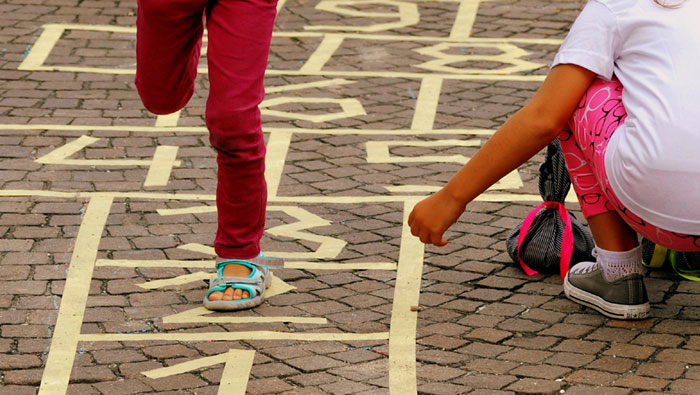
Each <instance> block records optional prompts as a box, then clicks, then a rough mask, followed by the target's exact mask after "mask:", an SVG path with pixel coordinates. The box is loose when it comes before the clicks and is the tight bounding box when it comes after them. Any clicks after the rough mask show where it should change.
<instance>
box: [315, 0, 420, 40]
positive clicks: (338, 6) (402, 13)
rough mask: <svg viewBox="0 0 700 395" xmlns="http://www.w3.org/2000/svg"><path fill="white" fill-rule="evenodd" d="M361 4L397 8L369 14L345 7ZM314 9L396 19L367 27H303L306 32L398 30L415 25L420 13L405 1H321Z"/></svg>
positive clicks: (361, 16)
mask: <svg viewBox="0 0 700 395" xmlns="http://www.w3.org/2000/svg"><path fill="white" fill-rule="evenodd" d="M363 4H385V5H391V6H395V7H398V13H396V12H371V11H364V10H358V9H354V8H349V7H347V6H348V5H350V6H352V5H363ZM316 9H317V10H321V11H326V12H332V13H335V14H340V15H347V16H350V17H356V18H366V19H371V18H377V19H386V18H393V17H396V18H398V21H395V22H385V23H375V24H372V25H367V26H354V25H311V26H304V29H306V30H344V31H354V32H378V31H382V30H390V29H398V28H402V27H406V26H411V25H415V24H416V23H418V22H419V21H420V13H419V12H418V5H417V4H415V3H409V2H405V1H396V0H321V1H319V2H318V3H317V4H316Z"/></svg>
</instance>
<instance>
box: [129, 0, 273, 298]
mask: <svg viewBox="0 0 700 395" xmlns="http://www.w3.org/2000/svg"><path fill="white" fill-rule="evenodd" d="M276 5H277V4H276V1H275V0H217V1H211V0H139V1H138V15H137V20H136V26H137V41H136V57H137V66H136V87H137V89H138V92H139V95H140V96H141V100H142V101H143V104H144V106H145V107H146V108H147V109H148V110H149V111H151V112H153V113H155V114H169V113H173V112H175V111H178V110H180V109H181V108H182V107H184V106H185V104H187V102H188V101H189V99H190V98H191V97H192V94H193V92H194V81H195V78H196V76H197V64H198V62H199V57H200V50H201V47H202V34H203V32H204V24H205V23H206V26H207V32H208V51H207V62H208V67H209V86H210V87H209V97H208V99H207V108H206V124H207V128H208V129H209V141H210V142H211V145H212V146H213V147H214V149H215V150H216V152H217V164H218V183H217V190H216V204H217V209H218V230H217V233H216V239H215V241H214V249H215V251H216V254H217V255H218V259H217V268H218V273H217V276H216V277H215V278H214V279H212V281H211V283H210V290H209V292H208V293H207V296H206V297H205V300H204V304H205V306H206V307H208V308H211V309H214V310H237V309H241V308H249V307H252V306H255V305H257V304H260V303H262V301H263V299H264V292H265V285H266V284H269V272H268V266H269V265H274V264H280V263H281V262H280V261H277V260H274V261H273V260H270V259H266V258H264V257H263V256H262V255H261V254H260V239H261V238H262V234H263V230H264V226H265V208H266V204H267V186H266V184H265V177H264V172H265V142H264V140H263V133H262V128H261V122H260V110H259V108H258V105H259V104H260V102H261V101H262V99H263V96H264V87H263V80H264V75H265V68H266V66H267V58H268V52H269V48H270V41H271V38H272V29H273V23H274V19H275V15H276V12H277V9H276Z"/></svg>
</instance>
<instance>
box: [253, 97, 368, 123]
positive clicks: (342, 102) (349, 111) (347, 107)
mask: <svg viewBox="0 0 700 395" xmlns="http://www.w3.org/2000/svg"><path fill="white" fill-rule="evenodd" d="M288 103H311V104H320V103H321V104H326V103H331V104H337V105H338V106H340V109H341V111H334V112H328V113H325V114H308V113H303V112H291V111H282V110H271V109H270V107H273V106H277V105H281V104H288ZM260 112H261V113H262V114H264V115H271V116H276V117H281V118H292V119H298V120H302V121H309V122H315V123H319V122H329V121H334V120H337V119H343V118H351V117H356V116H362V115H366V114H367V113H366V112H365V109H364V107H362V103H361V102H360V101H359V100H357V99H354V98H344V99H334V98H329V97H294V96H281V97H275V98H272V99H269V100H265V101H263V102H262V103H260Z"/></svg>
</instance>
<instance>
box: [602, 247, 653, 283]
mask: <svg viewBox="0 0 700 395" xmlns="http://www.w3.org/2000/svg"><path fill="white" fill-rule="evenodd" d="M595 249H596V252H597V253H598V259H597V260H598V263H599V264H600V265H601V266H602V267H603V276H604V277H605V280H607V281H615V280H617V279H618V278H622V277H625V276H628V275H630V274H635V273H636V274H642V246H637V247H636V248H634V249H632V250H629V251H608V250H604V249H602V248H600V247H596V248H595Z"/></svg>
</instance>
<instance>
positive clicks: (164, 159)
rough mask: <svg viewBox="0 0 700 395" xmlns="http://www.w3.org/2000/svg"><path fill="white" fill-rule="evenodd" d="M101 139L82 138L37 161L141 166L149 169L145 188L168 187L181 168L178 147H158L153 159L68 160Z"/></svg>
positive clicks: (66, 163) (45, 162) (80, 164)
mask: <svg viewBox="0 0 700 395" xmlns="http://www.w3.org/2000/svg"><path fill="white" fill-rule="evenodd" d="M99 140H100V139H99V138H95V137H90V136H80V137H79V138H78V139H76V140H73V141H71V142H69V143H68V144H66V145H64V146H62V147H59V148H56V149H55V150H53V151H51V152H49V153H48V154H46V155H44V156H42V157H40V158H38V159H37V160H36V161H37V162H39V163H43V164H51V165H68V166H140V167H148V174H147V175H146V181H145V182H144V183H143V185H144V186H147V187H148V186H163V185H167V183H168V180H169V179H170V173H171V171H172V168H173V167H175V166H180V161H179V160H176V159H175V158H176V157H177V150H178V147H176V146H171V145H161V146H158V147H156V150H155V153H154V154H153V158H151V159H68V158H69V157H70V156H72V155H74V154H75V153H77V152H79V151H80V150H82V149H84V148H86V147H88V146H89V145H91V144H94V143H96V142H97V141H99Z"/></svg>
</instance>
